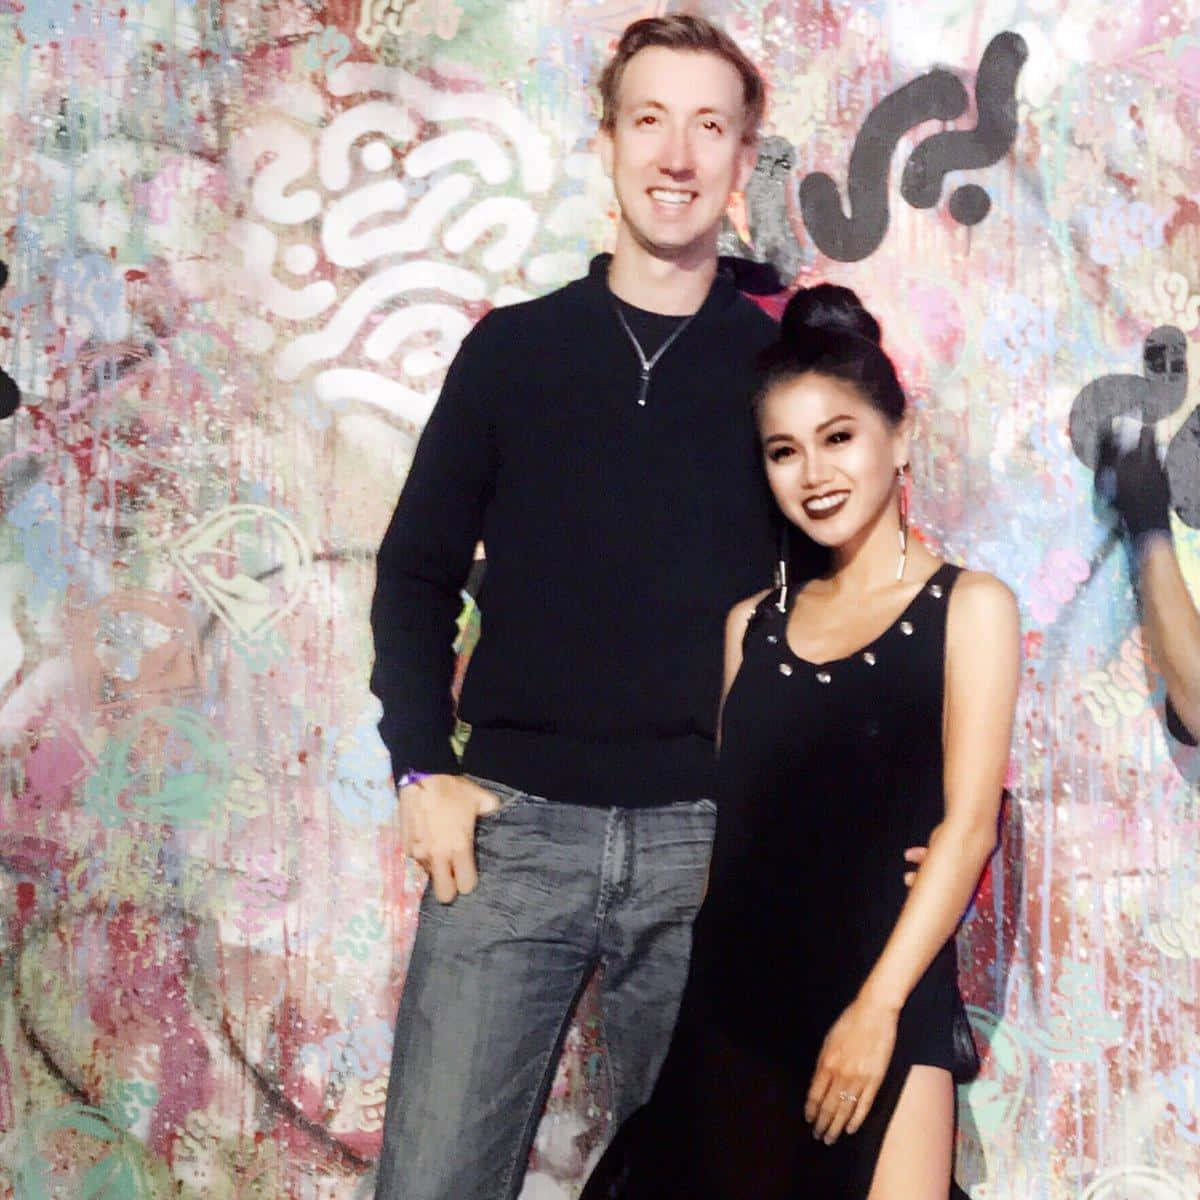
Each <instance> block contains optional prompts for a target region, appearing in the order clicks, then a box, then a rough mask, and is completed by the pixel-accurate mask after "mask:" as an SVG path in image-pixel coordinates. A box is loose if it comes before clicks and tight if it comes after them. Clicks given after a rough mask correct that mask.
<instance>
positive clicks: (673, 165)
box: [658, 127, 695, 177]
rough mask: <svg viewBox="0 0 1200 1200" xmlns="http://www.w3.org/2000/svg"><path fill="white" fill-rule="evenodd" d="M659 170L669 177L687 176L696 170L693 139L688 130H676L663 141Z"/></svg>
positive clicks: (671, 131)
mask: <svg viewBox="0 0 1200 1200" xmlns="http://www.w3.org/2000/svg"><path fill="white" fill-rule="evenodd" d="M658 165H659V169H660V170H662V171H665V172H666V173H667V174H668V175H673V176H676V177H678V176H686V175H690V174H691V173H692V171H693V170H694V169H695V155H694V154H693V151H692V139H691V135H690V134H689V133H688V130H687V129H686V128H682V127H681V128H675V129H672V130H670V131H669V132H668V134H667V136H666V137H665V138H664V139H663V141H662V146H661V148H660V151H659V159H658Z"/></svg>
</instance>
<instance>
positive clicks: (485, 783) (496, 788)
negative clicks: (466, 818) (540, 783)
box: [467, 775, 534, 821]
mask: <svg viewBox="0 0 1200 1200" xmlns="http://www.w3.org/2000/svg"><path fill="white" fill-rule="evenodd" d="M467 778H468V779H469V780H470V781H471V782H472V783H476V784H478V785H479V786H480V787H481V788H483V789H484V790H485V791H488V792H491V793H492V795H493V796H495V797H496V799H497V800H499V801H500V804H499V805H498V807H496V808H494V809H492V811H491V812H485V813H480V814H479V816H478V817H476V821H493V820H495V819H496V817H498V816H499V815H500V814H501V813H504V812H507V811H509V810H510V809H511V808H514V807H515V806H517V805H519V804H525V803H527V802H528V801H530V800H533V799H534V797H532V796H530V795H529V794H528V793H527V792H522V791H520V790H519V789H518V788H515V787H509V786H508V784H507V783H500V782H499V781H498V780H495V779H485V778H484V777H483V776H482V775H468V776H467Z"/></svg>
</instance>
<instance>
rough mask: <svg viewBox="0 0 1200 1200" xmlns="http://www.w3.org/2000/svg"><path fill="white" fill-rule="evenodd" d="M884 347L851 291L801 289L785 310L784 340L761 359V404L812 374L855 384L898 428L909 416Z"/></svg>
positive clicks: (826, 287)
mask: <svg viewBox="0 0 1200 1200" xmlns="http://www.w3.org/2000/svg"><path fill="white" fill-rule="evenodd" d="M880 341H881V335H880V330H879V322H878V321H876V320H875V318H874V317H873V316H871V314H870V313H869V312H867V310H866V309H865V308H863V306H862V301H861V300H859V298H858V297H857V296H856V295H855V294H854V293H853V292H852V291H851V290H850V289H849V288H847V287H839V286H838V285H837V284H835V283H819V284H817V286H816V287H810V288H802V289H801V290H800V291H798V292H797V293H796V294H795V295H794V296H793V297H792V298H791V299H790V300H789V301H788V306H787V308H785V309H784V310H783V319H782V320H781V321H780V327H779V340H778V341H776V342H774V343H773V344H772V345H770V346H768V347H767V348H766V349H765V350H764V351H763V352H762V354H761V355H760V356H759V360H758V372H759V374H758V378H759V386H758V393H757V397H758V398H757V400H756V403H760V402H761V400H762V398H763V397H764V396H765V395H766V394H767V392H768V391H770V389H771V388H772V387H773V386H774V385H775V383H776V382H777V381H779V380H781V379H789V378H793V377H795V376H797V375H803V374H805V373H806V372H809V371H811V372H813V373H815V374H817V375H824V376H826V377H828V378H831V379H841V380H844V381H845V382H846V383H851V384H853V385H854V386H855V387H856V388H858V389H859V391H860V392H861V393H862V394H863V395H864V396H865V397H866V398H867V399H868V400H869V401H870V402H871V403H872V404H873V405H874V406H875V407H876V408H877V409H878V410H879V411H880V412H881V413H883V415H884V416H885V417H886V418H887V419H888V420H889V421H891V422H892V423H893V424H894V423H895V422H897V421H899V420H900V418H901V417H902V416H903V415H904V410H905V407H906V401H905V399H904V389H903V388H902V387H901V386H900V380H899V379H898V378H897V377H896V368H895V366H893V364H892V360H891V359H890V358H888V356H887V354H886V353H885V352H884V349H883V347H882V345H880Z"/></svg>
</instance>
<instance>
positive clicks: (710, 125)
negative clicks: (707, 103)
mask: <svg viewBox="0 0 1200 1200" xmlns="http://www.w3.org/2000/svg"><path fill="white" fill-rule="evenodd" d="M704 128H705V129H707V130H708V131H709V132H710V133H720V132H721V126H720V125H719V124H718V123H717V122H716V121H705V122H704Z"/></svg>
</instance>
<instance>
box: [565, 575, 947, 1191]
mask: <svg viewBox="0 0 1200 1200" xmlns="http://www.w3.org/2000/svg"><path fill="white" fill-rule="evenodd" d="M957 574H958V568H957V567H953V566H951V565H949V564H945V565H943V566H942V567H940V568H939V569H938V570H937V571H936V572H935V573H934V574H933V575H932V576H931V577H930V579H929V580H928V582H927V583H926V584H925V585H924V586H923V587H922V588H921V590H920V591H919V592H918V593H917V595H916V597H915V598H914V599H913V600H912V602H911V603H910V604H909V605H908V607H907V608H906V609H905V610H904V612H903V613H902V614H901V615H900V616H899V617H898V618H897V619H896V620H895V621H894V622H893V623H892V625H891V626H890V627H889V628H888V629H887V630H886V631H885V632H884V633H883V634H881V635H880V636H879V637H877V638H876V639H875V640H874V641H873V642H871V643H870V644H869V645H867V646H864V647H862V648H861V649H860V650H858V651H856V652H855V653H854V654H851V655H848V656H846V657H845V658H841V659H837V660H835V661H832V662H828V663H825V664H821V665H818V664H814V663H810V662H807V661H806V660H804V659H802V658H800V657H798V656H797V655H795V654H793V653H792V652H791V650H790V649H789V647H788V643H787V637H786V624H787V615H786V614H785V613H781V612H779V610H778V607H777V600H778V596H777V595H775V594H773V595H771V596H768V597H767V599H766V600H765V601H764V602H763V603H761V604H760V605H759V606H758V608H757V609H756V611H755V613H754V615H753V616H752V618H751V621H750V625H749V627H748V629H747V631H746V637H745V641H744V644H743V661H742V666H741V669H740V671H739V672H738V674H737V677H736V679H735V680H734V682H733V686H732V688H731V689H730V692H729V696H728V698H727V699H726V702H725V712H724V717H723V732H722V749H721V756H720V769H719V781H720V784H719V786H720V791H719V801H720V804H719V816H718V820H717V834H716V841H715V844H714V846H713V859H712V868H711V872H710V876H709V885H708V894H707V897H706V899H705V901H704V905H703V907H702V908H701V910H700V913H699V916H698V917H697V919H696V924H695V934H694V941H693V948H692V962H691V969H690V973H689V977H688V983H687V987H686V989H685V992H684V997H683V1002H682V1006H681V1009H680V1015H679V1021H678V1024H677V1026H676V1030H675V1034H674V1036H673V1038H672V1042H671V1046H670V1049H669V1051H668V1054H667V1059H666V1062H665V1064H664V1066H663V1070H662V1074H661V1076H660V1077H659V1081H658V1084H657V1086H656V1088H655V1090H654V1093H653V1095H652V1097H651V1099H650V1100H649V1102H648V1103H647V1104H646V1105H645V1106H643V1108H641V1109H639V1110H638V1112H637V1113H635V1114H634V1115H633V1117H632V1118H630V1120H629V1121H627V1122H626V1123H625V1125H624V1126H623V1127H622V1128H621V1130H620V1131H618V1134H617V1136H616V1138H615V1139H614V1141H613V1143H612V1145H611V1146H610V1147H609V1149H608V1151H607V1152H606V1153H605V1155H604V1157H603V1158H602V1160H601V1162H600V1164H599V1165H598V1167H597V1169H596V1171H595V1172H594V1173H593V1175H592V1178H591V1179H590V1180H589V1183H588V1185H587V1187H586V1189H585V1190H584V1193H583V1198H582V1200H651V1198H653V1200H667V1198H670V1197H679V1198H680V1200H682V1198H684V1197H686V1198H687V1200H749V1198H753V1200H843V1198H844V1200H864V1198H865V1197H866V1195H867V1193H868V1191H869V1189H870V1184H871V1178H872V1175H873V1173H874V1169H875V1162H876V1160H877V1158H878V1156H879V1151H880V1147H881V1145H882V1142H883V1137H884V1133H885V1132H886V1130H887V1126H888V1123H889V1121H890V1120H891V1116H892V1113H893V1111H894V1110H895V1107H896V1103H897V1101H898V1100H899V1097H900V1091H901V1089H902V1087H903V1085H904V1081H905V1079H906V1078H907V1075H908V1072H909V1069H910V1068H911V1067H912V1066H914V1065H915V1064H929V1065H932V1066H937V1067H945V1068H946V1069H947V1070H951V1071H952V1072H954V1071H955V1070H956V1068H960V1069H959V1071H958V1072H957V1073H959V1074H961V1047H960V1058H959V1059H956V1056H955V1044H954V1036H955V1032H956V1021H957V1022H959V1024H958V1029H957V1032H958V1033H959V1035H960V1036H961V1032H962V1024H961V1022H962V1019H963V1018H962V1012H963V1010H962V1000H961V998H960V996H959V992H958V981H957V967H956V960H955V950H954V942H953V940H950V941H948V942H947V943H946V945H945V946H944V947H943V948H942V949H941V951H940V952H939V953H938V955H937V957H936V958H935V959H934V960H933V962H932V963H931V964H930V966H929V968H928V970H927V971H926V972H925V974H924V975H923V976H922V977H921V979H920V980H919V982H918V983H917V986H916V987H915V988H914V989H913V991H912V994H911V995H910V997H909V999H908V1002H907V1003H906V1004H905V1006H904V1008H903V1010H902V1011H901V1015H900V1019H899V1024H898V1028H897V1037H896V1046H895V1051H894V1053H893V1056H892V1061H891V1065H890V1067H889V1069H888V1072H887V1076H886V1078H885V1079H884V1082H883V1085H882V1087H881V1089H880V1091H879V1094H878V1096H877V1098H876V1100H875V1103H874V1105H873V1107H872V1109H871V1112H870V1114H869V1115H868V1117H867V1119H866V1121H865V1122H864V1123H863V1126H862V1128H861V1129H860V1130H859V1131H858V1132H857V1133H854V1134H852V1135H846V1134H843V1135H842V1137H841V1138H839V1139H838V1141H837V1142H835V1143H834V1145H833V1146H826V1145H825V1144H824V1143H822V1142H818V1141H816V1140H815V1139H814V1138H813V1137H812V1133H811V1127H810V1126H809V1125H808V1123H807V1122H806V1121H805V1120H804V1102H805V1097H806V1096H807V1093H808V1088H809V1084H810V1082H811V1079H812V1074H813V1070H814V1068H815V1066H816V1060H817V1054H818V1052H819V1050H820V1047H821V1043H822V1042H823V1041H824V1038H825V1035H826V1034H827V1033H828V1031H829V1029H830V1026H832V1024H833V1023H834V1021H835V1020H836V1019H837V1017H838V1016H839V1014H840V1013H841V1012H842V1010H843V1009H844V1008H845V1007H846V1006H847V1005H848V1004H849V1003H850V1002H851V1001H852V1000H853V999H854V996H855V994H856V993H857V991H858V989H859V987H860V986H861V984H862V982H863V980H864V979H865V978H866V976H867V974H868V973H869V972H870V970H871V968H872V966H873V965H874V963H875V962H876V960H877V959H878V957H879V955H880V953H881V952H882V950H883V946H884V943H885V942H886V940H887V938H888V936H889V934H890V932H891V930H892V928H893V927H894V925H895V923H896V919H897V917H898V915H899V913H900V908H901V906H902V905H903V903H904V900H905V896H906V892H907V889H906V888H905V885H904V871H905V870H906V867H905V864H904V859H903V852H904V849H905V848H906V847H907V846H916V845H927V844H928V840H929V835H930V832H931V831H932V829H933V827H934V826H935V825H936V824H938V822H939V821H940V820H941V819H942V815H943V806H944V802H943V781H942V706H943V692H944V661H945V632H946V610H947V607H948V604H949V599H950V590H951V588H952V587H953V584H954V580H955V578H956V576H957ZM951 1195H953V1196H963V1195H964V1193H962V1192H961V1191H959V1190H957V1189H952V1192H951Z"/></svg>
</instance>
